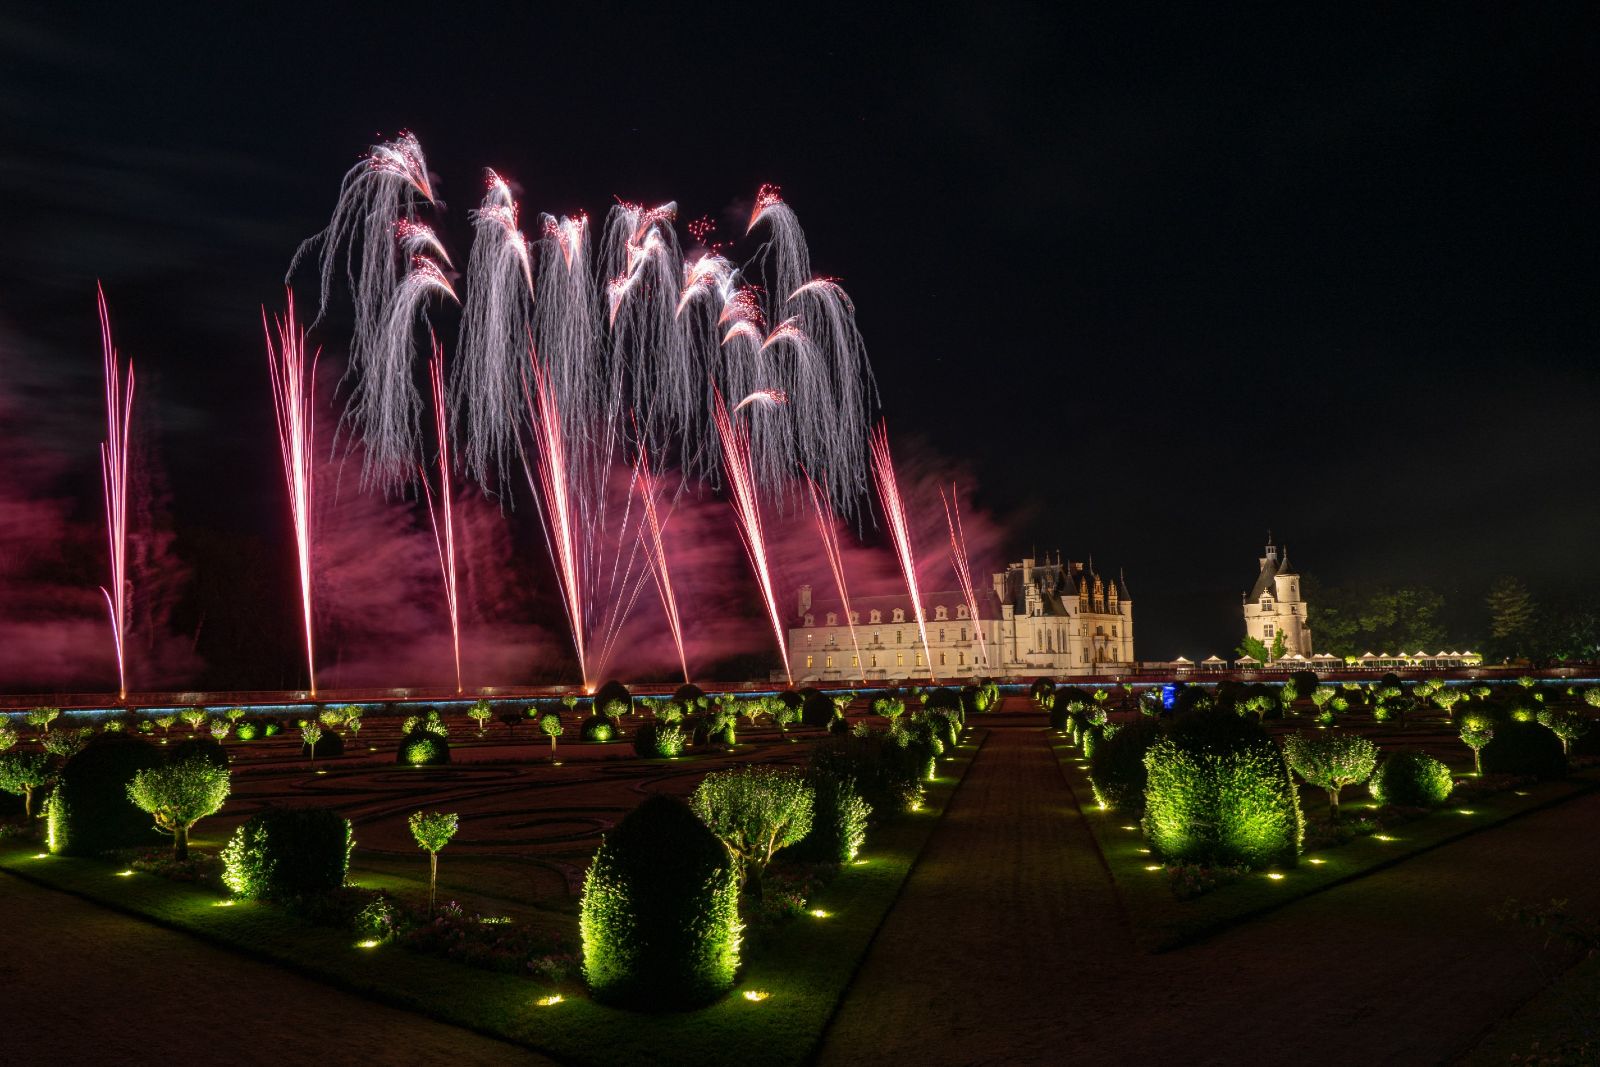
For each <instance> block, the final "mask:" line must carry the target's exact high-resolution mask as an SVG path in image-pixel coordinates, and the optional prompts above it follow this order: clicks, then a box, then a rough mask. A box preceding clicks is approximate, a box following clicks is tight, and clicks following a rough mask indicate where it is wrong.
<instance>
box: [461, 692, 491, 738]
mask: <svg viewBox="0 0 1600 1067" xmlns="http://www.w3.org/2000/svg"><path fill="white" fill-rule="evenodd" d="M467 718H469V719H471V720H472V721H473V722H475V723H477V724H478V736H479V737H482V736H483V732H484V731H485V730H487V729H488V728H489V720H490V719H492V718H494V709H493V708H491V707H490V706H489V702H488V701H487V700H480V701H478V702H477V703H476V704H474V705H472V707H470V708H468V709H467Z"/></svg>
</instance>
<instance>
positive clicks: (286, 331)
mask: <svg viewBox="0 0 1600 1067" xmlns="http://www.w3.org/2000/svg"><path fill="white" fill-rule="evenodd" d="M261 329H262V332H263V333H264V334H265V335H266V340H267V371H268V375H269V378H270V380H271V382H272V401H273V412H274V414H275V415H276V416H277V424H278V451H279V453H280V454H281V455H282V457H283V480H284V484H285V486H286V487H287V488H288V490H289V518H290V525H291V526H292V528H293V530H294V547H295V558H296V560H297V562H298V564H299V574H300V607H301V614H302V616H303V617H304V620H305V632H306V633H305V637H306V687H307V688H308V689H309V690H310V691H311V695H312V696H315V695H316V692H317V657H316V649H315V639H314V637H313V622H312V611H311V516H312V500H313V488H314V481H315V479H314V474H313V471H314V464H313V455H312V444H313V442H314V440H315V438H316V413H315V409H314V400H315V396H316V364H317V357H316V353H312V355H311V358H310V360H309V361H308V360H307V359H306V334H305V330H303V329H301V328H300V326H299V324H298V323H297V322H296V321H295V314H294V293H293V292H290V293H289V294H288V296H287V302H286V308H285V311H284V313H283V314H282V315H281V316H278V317H276V318H275V319H274V320H272V321H270V322H269V321H268V319H267V312H266V309H265V308H263V309H262V311H261ZM274 333H276V334H277V344H274V343H273V334H274Z"/></svg>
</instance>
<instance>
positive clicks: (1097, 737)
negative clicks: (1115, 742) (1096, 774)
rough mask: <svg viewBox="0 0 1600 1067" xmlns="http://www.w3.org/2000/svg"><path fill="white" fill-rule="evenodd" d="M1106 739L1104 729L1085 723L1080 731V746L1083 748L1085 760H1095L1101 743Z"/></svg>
mask: <svg viewBox="0 0 1600 1067" xmlns="http://www.w3.org/2000/svg"><path fill="white" fill-rule="evenodd" d="M1104 739H1105V728H1104V727H1101V726H1096V725H1094V724H1093V723H1089V722H1085V723H1084V724H1083V727H1082V729H1080V730H1079V731H1078V744H1079V745H1081V746H1082V747H1083V758H1084V759H1089V760H1092V759H1094V753H1095V749H1097V748H1099V747H1100V742H1101V741H1103V740H1104Z"/></svg>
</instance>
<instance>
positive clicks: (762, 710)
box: [739, 699, 767, 730]
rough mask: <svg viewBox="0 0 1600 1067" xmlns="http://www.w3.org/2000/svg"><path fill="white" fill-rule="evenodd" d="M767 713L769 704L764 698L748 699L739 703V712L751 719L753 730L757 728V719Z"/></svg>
mask: <svg viewBox="0 0 1600 1067" xmlns="http://www.w3.org/2000/svg"><path fill="white" fill-rule="evenodd" d="M766 713H767V704H766V701H764V700H760V699H756V700H746V701H743V702H741V703H740V705H739V714H740V715H743V716H744V717H745V718H746V719H748V720H750V728H751V729H752V730H753V729H755V726H756V720H757V719H759V718H761V716H763V715H765V714H766Z"/></svg>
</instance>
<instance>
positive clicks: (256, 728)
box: [233, 719, 261, 741]
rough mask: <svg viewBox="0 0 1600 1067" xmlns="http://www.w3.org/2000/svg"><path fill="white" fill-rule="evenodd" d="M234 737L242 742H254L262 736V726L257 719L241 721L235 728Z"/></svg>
mask: <svg viewBox="0 0 1600 1067" xmlns="http://www.w3.org/2000/svg"><path fill="white" fill-rule="evenodd" d="M233 736H234V737H236V738H237V739H239V740H240V741H254V740H255V739H256V738H258V737H260V736H261V724H260V723H259V722H257V721H256V720H255V719H241V720H240V721H239V724H238V725H237V726H235V727H234V728H233Z"/></svg>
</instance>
